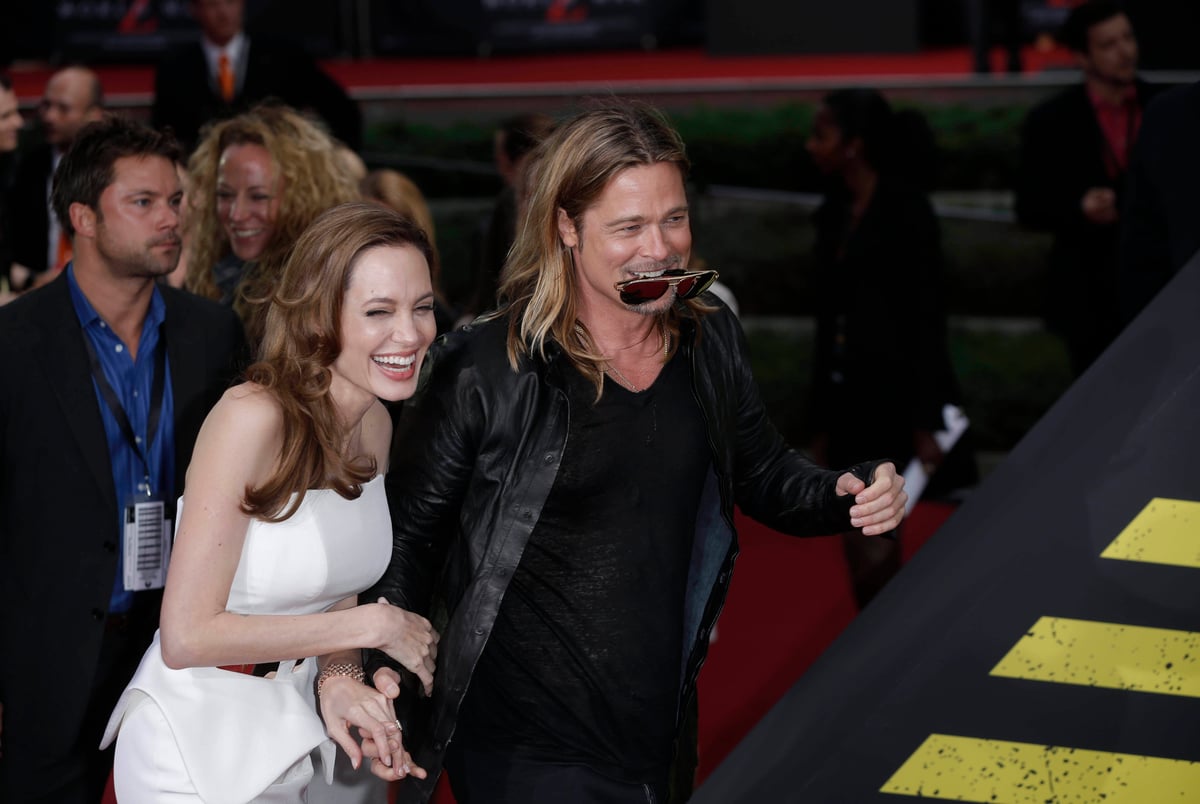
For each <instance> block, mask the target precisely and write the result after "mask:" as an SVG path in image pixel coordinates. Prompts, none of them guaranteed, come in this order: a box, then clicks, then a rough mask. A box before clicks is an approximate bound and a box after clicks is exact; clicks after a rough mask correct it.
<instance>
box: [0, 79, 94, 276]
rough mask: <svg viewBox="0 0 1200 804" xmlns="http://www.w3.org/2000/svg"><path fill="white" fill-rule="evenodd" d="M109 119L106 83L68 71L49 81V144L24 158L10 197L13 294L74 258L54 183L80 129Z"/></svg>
mask: <svg viewBox="0 0 1200 804" xmlns="http://www.w3.org/2000/svg"><path fill="white" fill-rule="evenodd" d="M103 114H104V93H103V89H102V88H101V86H100V78H99V76H97V75H96V74H95V73H94V72H92V71H91V70H89V69H87V68H86V67H66V68H64V69H62V70H59V71H58V72H56V73H54V75H52V76H50V80H49V81H48V82H46V89H45V91H44V92H43V94H42V102H41V105H39V106H38V120H39V122H40V123H41V128H42V133H43V136H44V141H43V142H41V143H39V144H37V145H35V146H33V147H31V148H30V149H29V150H28V151H26V152H24V153H22V154H21V157H20V162H19V164H18V167H17V172H16V175H15V176H14V177H13V187H12V193H11V195H10V196H9V204H10V219H11V221H12V260H13V265H12V269H11V272H10V276H11V281H12V285H13V288H12V289H13V290H24V289H27V288H29V287H32V286H34V285H36V284H39V283H42V282H46V281H48V280H50V279H51V278H53V276H54V275H55V274H56V273H57V272H59V271H61V270H62V269H63V266H65V265H66V264H67V261H68V260H70V259H71V239H70V237H68V236H67V234H66V233H65V232H64V231H63V229H62V227H61V226H60V224H59V221H58V220H57V219H56V218H55V216H54V214H53V213H52V212H51V210H50V178H51V176H53V175H54V170H55V168H56V167H58V163H59V160H60V159H62V156H63V154H64V153H66V151H67V149H68V148H70V147H71V143H72V142H73V141H74V139H75V135H76V134H78V133H79V130H80V129H82V128H83V127H84V126H86V125H87V124H88V123H91V122H94V121H96V120H99V119H100V117H101V116H102V115H103Z"/></svg>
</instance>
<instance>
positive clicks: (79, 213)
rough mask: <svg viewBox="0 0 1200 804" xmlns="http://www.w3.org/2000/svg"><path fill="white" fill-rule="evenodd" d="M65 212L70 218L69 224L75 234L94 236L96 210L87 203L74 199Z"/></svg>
mask: <svg viewBox="0 0 1200 804" xmlns="http://www.w3.org/2000/svg"><path fill="white" fill-rule="evenodd" d="M67 214H68V215H69V216H70V218H71V226H72V227H73V228H74V229H75V234H77V235H83V236H84V237H95V236H96V210H94V209H92V208H91V207H89V206H88V205H87V204H84V203H81V202H79V201H76V202H75V203H73V204H71V206H70V207H68V208H67Z"/></svg>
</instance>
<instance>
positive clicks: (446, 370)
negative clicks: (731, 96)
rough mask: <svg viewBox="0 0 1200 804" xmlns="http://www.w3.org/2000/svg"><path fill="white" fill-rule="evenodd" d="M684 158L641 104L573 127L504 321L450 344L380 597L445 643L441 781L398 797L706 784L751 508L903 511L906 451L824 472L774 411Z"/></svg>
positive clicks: (413, 422) (670, 789)
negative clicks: (722, 291)
mask: <svg viewBox="0 0 1200 804" xmlns="http://www.w3.org/2000/svg"><path fill="white" fill-rule="evenodd" d="M686 169H687V159H686V157H685V154H684V148H683V143H682V142H681V141H680V139H679V137H678V135H677V134H676V133H675V132H674V131H673V130H672V129H671V128H670V126H669V125H668V124H667V123H666V122H665V121H664V119H663V118H662V117H661V115H659V114H658V113H657V112H655V111H654V110H653V109H651V108H650V107H648V106H645V105H642V104H635V103H610V104H609V105H607V106H604V107H602V108H597V109H593V110H589V111H585V112H583V113H580V114H578V115H577V116H575V117H573V118H572V119H570V120H568V121H566V122H565V123H564V124H563V125H561V126H559V127H558V128H556V129H555V131H554V133H553V134H552V135H551V136H550V137H549V139H547V140H546V142H545V143H543V145H542V146H541V148H540V150H539V152H538V154H537V162H536V167H535V173H534V175H533V178H532V181H531V183H530V186H531V188H532V189H531V193H530V196H529V200H528V209H527V212H526V214H525V216H524V218H523V219H522V222H521V224H520V227H519V229H518V233H517V240H516V243H515V244H514V247H513V250H512V251H511V253H510V255H509V258H508V262H507V264H506V266H505V276H504V280H503V282H502V285H501V288H500V301H501V307H500V308H499V311H498V312H497V314H496V315H494V316H492V317H490V318H489V319H486V320H483V321H481V322H479V323H477V324H476V325H473V326H471V327H468V328H466V329H465V330H462V331H460V332H458V333H454V334H452V335H450V336H448V338H447V339H445V340H444V341H442V342H441V343H440V344H439V346H437V347H435V350H433V351H431V358H430V363H431V372H430V375H429V376H428V382H427V385H426V387H425V389H424V392H423V394H422V395H421V396H420V398H419V401H418V402H417V404H415V405H414V406H412V407H410V408H409V409H408V410H406V412H405V416H404V417H403V421H402V423H401V426H400V428H399V432H398V433H397V437H396V440H395V450H396V457H395V458H394V460H393V462H392V467H393V469H392V471H391V473H390V475H389V477H388V485H389V499H390V502H391V506H392V508H391V510H392V518H393V531H394V537H395V539H394V545H393V556H392V562H391V566H390V567H389V568H388V571H387V573H385V575H384V577H383V579H382V580H381V582H380V584H379V585H378V587H377V588H376V589H375V590H372V591H371V592H370V593H369V597H368V598H367V599H374V596H375V595H376V594H382V595H384V596H386V597H387V598H388V600H389V601H390V602H391V603H393V604H398V605H402V606H404V607H406V608H411V609H414V610H418V611H423V612H428V613H429V616H430V618H431V619H432V620H433V621H434V624H435V627H436V628H438V630H439V631H440V633H441V634H442V640H441V643H440V647H439V656H438V673H437V675H436V678H435V684H434V691H433V695H432V698H431V699H429V700H428V701H421V700H420V699H419V696H418V695H417V694H415V693H414V694H413V695H412V696H411V697H410V696H408V695H404V696H402V703H403V702H405V701H406V700H414V699H415V702H416V703H417V704H426V705H425V706H420V705H418V707H417V709H416V710H415V711H414V713H413V714H412V715H411V716H410V719H409V723H408V725H407V726H406V727H407V728H408V729H409V732H408V737H407V738H406V739H408V740H409V741H410V742H411V744H412V745H413V746H414V748H415V749H416V750H415V753H414V757H415V758H416V761H417V762H418V764H420V765H421V766H422V767H424V768H426V769H427V770H429V771H430V775H429V778H428V779H425V780H415V779H409V780H406V781H405V783H404V785H403V786H402V787H401V792H400V800H401V801H423V800H425V799H426V798H427V797H428V796H429V794H430V792H431V791H432V789H433V782H434V781H435V780H436V778H437V772H438V771H440V770H441V768H442V767H443V765H444V766H445V767H446V768H448V770H449V774H450V783H451V786H452V787H453V789H454V794H455V796H456V798H457V800H458V801H459V802H460V804H478V802H522V803H523V804H528V803H529V802H534V803H535V804H536V803H537V802H560V801H571V802H658V801H667V800H668V799H673V800H682V799H684V798H686V796H687V794H688V793H689V792H690V789H691V784H692V775H693V773H694V770H695V761H696V757H695V752H696V741H695V723H696V721H695V705H696V698H695V696H696V678H697V676H698V674H699V670H700V666H701V664H702V663H703V661H704V656H705V653H706V651H707V646H708V636H709V633H710V631H711V630H712V627H713V624H714V622H715V620H716V617H717V614H718V612H719V611H720V610H721V606H722V604H723V602H724V598H725V593H726V590H727V589H728V585H729V577H730V571H731V569H732V566H733V560H734V557H735V556H736V555H737V551H738V548H737V538H736V534H735V532H734V527H733V509H734V506H735V505H737V506H740V507H741V509H742V510H743V511H744V512H746V513H747V514H750V515H752V516H754V517H755V518H757V519H760V520H761V521H763V522H764V523H766V524H768V525H770V526H771V527H774V528H776V529H778V530H781V531H784V532H787V533H792V534H796V535H814V534H825V533H836V532H840V531H845V530H850V529H861V530H862V532H864V533H865V534H867V535H878V534H883V533H886V532H888V531H890V530H892V529H893V528H894V527H895V526H896V525H897V524H898V523H899V521H900V518H901V516H902V513H903V509H904V501H905V499H906V497H905V494H904V492H903V488H902V487H903V481H902V479H901V478H899V477H898V476H897V475H896V472H895V468H894V467H893V466H892V465H891V464H890V463H871V464H864V465H861V466H858V467H854V468H853V469H852V470H851V471H848V472H844V473H840V472H831V471H826V470H823V469H820V468H818V467H817V466H815V465H814V464H812V463H811V462H809V461H808V460H806V459H805V458H803V457H802V456H801V455H800V454H798V453H797V452H795V451H793V450H791V449H789V448H788V446H787V445H786V444H785V443H784V442H783V440H782V439H781V437H780V436H779V434H778V433H777V431H776V430H775V429H774V427H772V426H771V424H770V422H769V421H768V419H767V416H766V411H765V409H764V408H763V405H762V401H761V399H760V398H759V395H758V391H757V389H756V387H755V384H754V380H753V377H752V376H751V374H750V369H749V362H748V360H747V357H746V352H745V345H744V340H743V336H742V333H741V330H740V328H739V326H738V324H737V320H736V318H735V317H734V316H733V315H732V314H731V313H730V312H729V311H728V309H726V308H725V307H724V306H723V305H722V304H721V303H720V302H719V301H718V300H717V299H716V297H714V296H712V295H708V294H705V292H704V291H705V290H706V289H707V287H708V286H709V285H710V284H711V282H712V280H713V279H715V277H716V272H715V271H688V257H689V253H690V249H691V229H690V225H689V220H688V202H687V196H686V193H685V191H684V178H685V171H686ZM430 579H433V583H432V588H431V586H430V583H429V580H430ZM390 678H393V676H390V675H387V674H386V673H385V671H379V674H378V675H377V678H376V681H377V684H378V685H379V686H380V689H384V690H386V689H388V688H389V687H390V688H391V689H392V691H393V692H396V690H395V688H394V684H391V683H390V682H389V681H388V679H390ZM373 767H374V768H375V769H376V772H377V773H379V774H380V775H386V774H387V773H388V771H389V769H387V768H384V767H382V766H381V765H379V764H378V763H373Z"/></svg>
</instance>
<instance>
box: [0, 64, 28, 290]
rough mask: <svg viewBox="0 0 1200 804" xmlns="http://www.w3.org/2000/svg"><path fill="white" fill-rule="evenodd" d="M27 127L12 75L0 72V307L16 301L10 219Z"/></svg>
mask: <svg viewBox="0 0 1200 804" xmlns="http://www.w3.org/2000/svg"><path fill="white" fill-rule="evenodd" d="M24 124H25V120H24V118H22V117H21V110H20V108H19V106H18V104H17V93H16V90H14V89H13V84H12V79H11V78H9V76H8V73H4V72H0V304H4V303H6V302H7V301H9V300H10V299H11V298H12V292H11V290H10V285H9V278H8V271H9V267H10V266H11V265H12V223H11V222H10V221H9V218H8V197H9V194H10V193H11V192H12V180H13V174H14V173H15V172H16V151H17V142H18V136H19V134H20V132H21V127H22V126H23V125H24Z"/></svg>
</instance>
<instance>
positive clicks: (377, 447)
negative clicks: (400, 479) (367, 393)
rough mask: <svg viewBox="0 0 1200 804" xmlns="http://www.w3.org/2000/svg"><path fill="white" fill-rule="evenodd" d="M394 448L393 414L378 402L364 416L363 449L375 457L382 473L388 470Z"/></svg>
mask: <svg viewBox="0 0 1200 804" xmlns="http://www.w3.org/2000/svg"><path fill="white" fill-rule="evenodd" d="M391 448H392V416H391V414H390V413H389V412H388V409H387V407H385V406H384V404H383V403H382V402H376V403H375V404H374V405H372V406H371V407H370V408H369V409H368V410H367V413H366V415H365V416H364V417H363V449H365V450H366V451H367V452H368V454H370V455H371V456H373V457H374V458H375V464H376V466H377V467H378V471H379V473H380V474H382V473H383V472H386V471H387V466H388V453H389V452H390V451H391Z"/></svg>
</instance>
